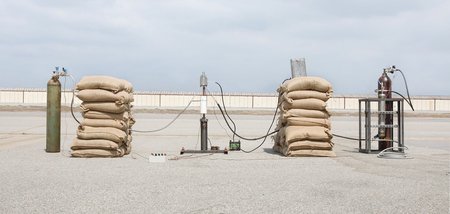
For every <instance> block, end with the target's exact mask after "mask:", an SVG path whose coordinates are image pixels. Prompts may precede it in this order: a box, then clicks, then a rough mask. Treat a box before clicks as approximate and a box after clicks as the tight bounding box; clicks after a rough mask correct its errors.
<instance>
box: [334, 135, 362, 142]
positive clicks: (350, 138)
mask: <svg viewBox="0 0 450 214" xmlns="http://www.w3.org/2000/svg"><path fill="white" fill-rule="evenodd" d="M333 136H335V137H340V138H344V139H347V140H356V141H361V140H364V139H358V138H353V137H346V136H342V135H338V134H333Z"/></svg>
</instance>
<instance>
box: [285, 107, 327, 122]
mask: <svg viewBox="0 0 450 214" xmlns="http://www.w3.org/2000/svg"><path fill="white" fill-rule="evenodd" d="M290 117H308V118H323V119H327V118H329V117H330V114H329V113H328V112H327V111H326V110H322V111H320V110H309V109H289V110H284V111H282V113H281V118H282V119H283V120H286V119H287V118H290Z"/></svg>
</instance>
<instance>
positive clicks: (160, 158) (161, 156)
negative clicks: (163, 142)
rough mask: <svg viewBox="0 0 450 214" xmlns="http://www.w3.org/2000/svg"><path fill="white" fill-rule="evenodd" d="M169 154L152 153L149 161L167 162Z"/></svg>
mask: <svg viewBox="0 0 450 214" xmlns="http://www.w3.org/2000/svg"><path fill="white" fill-rule="evenodd" d="M166 159H167V155H166V154H153V153H152V154H151V155H150V156H149V157H148V161H149V162H150V163H164V162H166Z"/></svg>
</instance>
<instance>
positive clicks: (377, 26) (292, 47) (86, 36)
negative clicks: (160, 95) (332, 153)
mask: <svg viewBox="0 0 450 214" xmlns="http://www.w3.org/2000/svg"><path fill="white" fill-rule="evenodd" d="M298 57H305V58H306V66H307V72H308V75H310V76H321V77H323V78H325V79H327V80H328V81H330V82H331V83H332V85H333V87H334V91H335V93H336V94H371V93H373V90H374V89H375V88H376V87H377V79H378V77H379V76H380V74H381V72H382V69H383V68H384V67H387V66H389V65H397V67H398V68H400V69H402V70H403V72H404V73H405V74H406V77H407V80H408V86H409V87H410V93H411V94H412V95H450V84H449V83H450V1H448V0H426V1H425V0H420V1H419V0H400V1H399V0H397V1H396V0H376V1H362V0H350V1H344V0H343V1H331V0H330V1H325V0H297V1H294V0H292V1H288V0H286V1H282V0H273V1H269V0H268V1H264V0H258V1H257V0H254V1H253V0H252V1H243V0H240V1H238V0H218V1H214V0H203V1H202V0H198V1H196V0H184V1H181V0H179V1H176V0H174V1H171V0H165V1H163V0H161V1H143V0H142V1H138V0H116V1H112V0H89V1H60V0H53V1H48V0H47V1H46V0H36V1H31V0H29V1H22V0H0V72H1V74H2V77H1V78H0V88H12V87H13V88H16V87H22V88H45V87H46V83H47V81H48V79H49V78H50V76H51V72H52V71H53V70H54V66H64V67H66V68H67V69H68V71H69V73H71V74H72V75H73V76H74V77H75V78H76V79H77V80H79V79H80V78H81V77H82V76H85V75H98V74H102V75H111V76H116V77H120V78H124V79H127V80H129V81H130V82H131V83H132V84H133V85H134V86H135V90H139V91H198V90H200V88H199V77H200V75H201V73H202V72H205V73H206V74H207V76H208V78H209V80H210V90H211V91H217V87H216V86H215V85H214V84H213V82H214V81H218V82H220V83H221V84H222V85H223V87H224V89H225V91H227V92H275V90H276V88H277V87H278V86H279V84H280V83H281V82H282V81H283V80H284V79H286V78H289V77H290V74H291V72H290V62H289V60H290V59H291V58H298ZM392 78H393V85H394V86H393V87H394V89H395V90H397V91H400V92H405V90H404V84H403V80H402V79H401V76H400V75H395V76H394V77H392Z"/></svg>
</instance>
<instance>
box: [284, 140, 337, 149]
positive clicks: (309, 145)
mask: <svg viewBox="0 0 450 214" xmlns="http://www.w3.org/2000/svg"><path fill="white" fill-rule="evenodd" d="M282 146H283V147H287V149H288V150H290V151H294V150H300V149H306V150H311V149H317V150H332V149H333V143H332V142H330V141H311V140H301V141H294V142H292V143H285V144H284V145H282Z"/></svg>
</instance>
